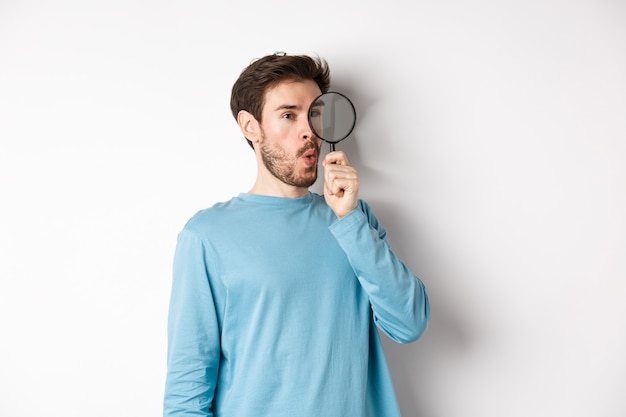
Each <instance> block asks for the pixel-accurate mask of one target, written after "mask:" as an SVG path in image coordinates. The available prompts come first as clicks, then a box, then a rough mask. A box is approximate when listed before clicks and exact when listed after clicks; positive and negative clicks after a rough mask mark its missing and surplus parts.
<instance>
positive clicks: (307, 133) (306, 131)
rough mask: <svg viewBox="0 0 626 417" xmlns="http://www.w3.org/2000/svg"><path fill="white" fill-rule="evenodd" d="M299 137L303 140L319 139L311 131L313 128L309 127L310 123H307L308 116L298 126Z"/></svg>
mask: <svg viewBox="0 0 626 417" xmlns="http://www.w3.org/2000/svg"><path fill="white" fill-rule="evenodd" d="M300 138H301V139H302V140H304V141H307V140H309V141H315V142H317V141H319V138H318V137H317V136H316V135H315V133H314V132H313V129H311V125H309V120H308V118H307V119H305V120H304V122H303V123H302V125H301V126H300Z"/></svg>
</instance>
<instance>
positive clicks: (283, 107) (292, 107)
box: [275, 104, 301, 111]
mask: <svg viewBox="0 0 626 417" xmlns="http://www.w3.org/2000/svg"><path fill="white" fill-rule="evenodd" d="M300 107H301V106H298V105H295V104H281V105H280V106H278V107H276V110H275V111H278V110H298V109H300Z"/></svg>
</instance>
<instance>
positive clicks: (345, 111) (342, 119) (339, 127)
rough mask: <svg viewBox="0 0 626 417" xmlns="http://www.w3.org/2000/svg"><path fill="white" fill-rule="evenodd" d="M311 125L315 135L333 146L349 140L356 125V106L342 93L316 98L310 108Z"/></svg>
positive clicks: (326, 94)
mask: <svg viewBox="0 0 626 417" xmlns="http://www.w3.org/2000/svg"><path fill="white" fill-rule="evenodd" d="M308 117H309V125H310V126H311V129H312V130H313V133H315V135H316V136H317V137H318V138H320V139H322V140H324V141H325V142H328V143H330V144H331V148H333V149H334V147H332V144H335V143H337V142H340V141H342V140H344V139H345V138H347V137H348V136H349V135H350V133H352V130H353V129H354V125H355V124H356V110H355V109H354V105H353V104H352V102H351V101H350V100H349V99H348V97H346V96H344V95H343V94H341V93H336V92H329V93H325V94H322V95H321V96H319V97H318V98H316V99H315V100H314V101H313V103H312V104H311V106H310V107H309V115H308Z"/></svg>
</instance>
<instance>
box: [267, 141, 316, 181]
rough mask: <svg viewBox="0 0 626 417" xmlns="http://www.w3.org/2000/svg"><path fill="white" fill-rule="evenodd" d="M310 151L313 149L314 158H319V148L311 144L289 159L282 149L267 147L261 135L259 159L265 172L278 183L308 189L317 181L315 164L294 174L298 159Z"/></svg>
mask: <svg viewBox="0 0 626 417" xmlns="http://www.w3.org/2000/svg"><path fill="white" fill-rule="evenodd" d="M310 149H315V152H316V157H319V147H318V146H316V145H315V144H314V143H313V142H309V144H307V145H305V146H303V147H302V148H301V149H299V150H298V152H297V153H296V155H295V157H290V156H289V155H287V153H286V152H285V150H284V149H282V148H280V147H277V146H275V147H272V146H271V145H269V144H268V143H267V141H266V140H265V135H264V134H263V141H262V145H261V159H262V160H263V165H265V167H266V168H267V170H268V171H269V172H270V173H271V174H272V175H273V176H274V177H276V178H278V179H279V180H280V181H282V182H284V183H285V184H287V185H291V186H294V187H302V188H308V187H310V186H311V185H313V184H314V183H315V180H317V163H316V164H315V165H313V166H312V167H304V168H303V169H302V170H301V172H300V173H298V172H296V167H297V165H298V161H299V160H300V158H301V157H302V156H303V155H304V154H305V153H306V152H308V151H309V150H310Z"/></svg>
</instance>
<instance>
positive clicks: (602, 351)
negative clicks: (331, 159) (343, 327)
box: [0, 0, 626, 417]
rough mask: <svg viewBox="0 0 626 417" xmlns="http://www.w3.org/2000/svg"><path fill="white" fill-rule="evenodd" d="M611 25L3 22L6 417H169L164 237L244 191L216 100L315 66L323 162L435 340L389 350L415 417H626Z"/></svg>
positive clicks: (623, 203)
mask: <svg viewBox="0 0 626 417" xmlns="http://www.w3.org/2000/svg"><path fill="white" fill-rule="evenodd" d="M625 22H626V3H624V2H622V1H618V0H613V1H611V0H574V1H566V0H561V1H556V0H554V1H550V0H547V1H537V0H529V1H521V0H520V1H493V0H491V1H488V0H477V1H473V2H464V1H460V0H456V1H455V0H447V1H440V2H424V1H398V0H395V1H394V0H387V1H376V2H373V1H338V0H318V1H316V2H297V1H292V2H282V1H281V2H279V1H251V0H248V1H239V2H236V1H223V2H218V1H199V0H196V1H190V0H183V1H177V2H171V1H163V0H157V1H155V0H151V1H148V0H143V1H142V0H124V1H121V0H114V1H112V0H109V1H78V0H76V1H69V0H59V1H55V2H46V1H35V0H33V1H28V0H0V199H1V203H0V332H1V333H0V334H1V342H0V416H7V417H21V416H44V415H45V416H63V417H67V416H70V417H74V416H76V417H83V416H94V417H95V416H106V417H111V416H155V415H160V414H161V402H162V393H163V383H164V375H165V353H166V328H165V326H166V316H167V304H168V297H169V286H170V272H171V261H172V255H173V249H174V244H175V239H176V234H177V233H178V231H179V230H180V229H181V228H182V226H183V224H184V222H185V221H186V220H187V219H188V218H189V217H190V216H191V215H193V214H194V213H195V212H196V211H197V210H198V209H200V208H204V207H207V206H209V205H211V204H213V203H214V202H217V201H221V200H225V199H227V198H230V197H231V196H232V195H235V194H236V193H239V192H240V191H247V190H248V189H249V188H250V186H251V185H252V183H253V181H254V174H255V162H254V159H253V155H252V151H251V150H250V149H249V148H248V145H247V144H246V143H245V141H244V140H243V138H242V137H241V135H240V133H239V131H238V129H237V126H236V124H235V121H234V119H233V118H232V116H231V115H230V111H229V95H230V88H231V86H232V84H233V82H234V81H235V79H236V78H237V76H238V75H239V72H240V71H241V70H242V69H243V68H244V67H245V66H246V65H248V64H249V63H250V61H251V60H252V59H254V58H258V57H261V56H263V55H266V54H269V53H273V52H275V51H287V52H288V53H290V54H297V53H307V54H314V55H315V54H319V55H320V56H322V57H324V58H326V59H327V60H328V61H329V63H330V65H331V70H332V71H333V89H335V90H339V91H342V92H344V93H345V94H347V95H348V96H350V97H351V98H352V99H353V101H354V102H355V105H356V107H357V111H358V117H359V119H358V124H357V128H356V130H355V133H354V134H353V136H352V137H351V138H350V139H348V141H346V142H342V143H341V144H339V145H338V148H339V149H343V150H345V151H346V152H347V153H348V156H349V158H350V159H351V162H352V163H353V164H354V165H355V166H356V167H357V168H358V170H359V172H360V176H361V184H362V185H361V187H362V191H361V196H362V197H363V198H365V199H366V200H368V201H369V202H370V204H371V205H372V206H373V208H374V210H375V212H376V213H377V215H378V216H379V217H380V219H381V221H382V223H383V225H384V226H385V227H386V228H387V229H388V232H389V235H390V240H391V243H392V246H393V247H394V249H395V250H396V252H397V253H398V255H399V256H400V257H401V258H402V259H403V260H404V261H405V262H406V263H407V264H408V265H409V267H410V268H411V269H412V270H413V271H414V272H415V273H416V274H417V275H418V276H420V277H421V278H422V279H423V281H424V282H425V284H426V285H427V288H428V290H429V293H430V299H431V303H432V322H431V326H430V328H429V329H428V331H427V333H426V334H425V335H424V337H423V338H422V339H420V340H419V341H418V342H416V343H413V344H410V345H403V346H400V345H395V344H393V343H392V342H388V341H386V342H385V349H386V351H387V354H388V359H389V362H390V366H391V369H392V372H393V378H394V381H395V384H396V387H397V392H398V396H399V400H400V403H401V408H402V410H403V413H404V416H406V417H412V416H420V417H422V416H423V417H461V416H463V417H502V416H507V417H518V416H519V417H522V416H524V417H528V416H533V417H538V416H539V417H543V416H545V417H552V416H569V417H588V416H601V417H618V416H620V417H621V416H624V415H626V399H625V398H626V397H624V389H625V388H626V355H625V354H624V352H626V283H625V278H626V221H625V218H626V216H625V215H624V213H626V163H625V162H624V161H626V46H625V45H626V24H625ZM315 187H319V185H318V184H316V185H315ZM346 417H356V416H346Z"/></svg>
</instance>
